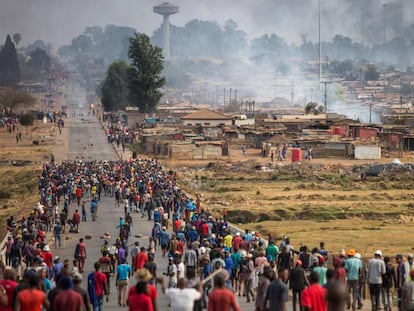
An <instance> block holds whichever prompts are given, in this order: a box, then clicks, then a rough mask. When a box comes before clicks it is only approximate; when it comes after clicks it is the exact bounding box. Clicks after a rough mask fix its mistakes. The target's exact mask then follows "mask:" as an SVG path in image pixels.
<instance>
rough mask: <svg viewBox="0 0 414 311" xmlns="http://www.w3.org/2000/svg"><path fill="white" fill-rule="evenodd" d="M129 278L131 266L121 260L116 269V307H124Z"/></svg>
mask: <svg viewBox="0 0 414 311" xmlns="http://www.w3.org/2000/svg"><path fill="white" fill-rule="evenodd" d="M130 276H131V266H130V265H128V264H127V263H126V260H125V259H123V260H122V261H121V264H120V265H118V267H117V268H116V287H117V289H118V305H119V306H121V307H126V305H127V298H128V286H129V278H130Z"/></svg>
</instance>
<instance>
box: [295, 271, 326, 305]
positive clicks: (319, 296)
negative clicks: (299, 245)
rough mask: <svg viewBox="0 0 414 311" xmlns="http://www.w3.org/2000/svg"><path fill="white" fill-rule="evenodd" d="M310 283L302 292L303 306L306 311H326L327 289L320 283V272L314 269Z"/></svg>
mask: <svg viewBox="0 0 414 311" xmlns="http://www.w3.org/2000/svg"><path fill="white" fill-rule="evenodd" d="M309 282H310V285H309V287H308V288H306V289H305V290H304V291H303V293H302V298H301V302H302V306H303V309H304V310H305V311H325V310H326V308H327V304H326V289H325V288H323V287H322V286H321V285H320V284H319V274H318V273H316V272H314V271H312V272H311V274H310V276H309Z"/></svg>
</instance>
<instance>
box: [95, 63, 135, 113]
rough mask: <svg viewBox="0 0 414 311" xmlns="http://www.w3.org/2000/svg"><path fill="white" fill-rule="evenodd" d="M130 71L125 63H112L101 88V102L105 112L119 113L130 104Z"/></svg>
mask: <svg viewBox="0 0 414 311" xmlns="http://www.w3.org/2000/svg"><path fill="white" fill-rule="evenodd" d="M128 69H129V65H128V64H127V63H125V62H124V61H118V62H114V63H112V64H111V65H110V66H109V68H108V70H107V72H106V78H105V80H104V81H103V83H102V86H101V101H102V105H103V106H104V110H105V111H118V110H120V109H122V108H125V107H126V106H127V103H128Z"/></svg>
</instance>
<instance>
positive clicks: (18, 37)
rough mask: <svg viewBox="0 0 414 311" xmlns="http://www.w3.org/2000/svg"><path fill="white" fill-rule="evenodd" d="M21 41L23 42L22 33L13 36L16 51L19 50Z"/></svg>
mask: <svg viewBox="0 0 414 311" xmlns="http://www.w3.org/2000/svg"><path fill="white" fill-rule="evenodd" d="M21 40H22V35H21V34H20V33H18V32H17V33H15V34H14V35H13V41H14V43H16V49H18V48H19V42H20V41H21Z"/></svg>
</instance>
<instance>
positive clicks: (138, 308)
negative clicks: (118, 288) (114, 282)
mask: <svg viewBox="0 0 414 311" xmlns="http://www.w3.org/2000/svg"><path fill="white" fill-rule="evenodd" d="M128 310H129V311H153V310H154V308H153V306H152V300H151V298H150V297H149V296H148V295H146V294H137V293H135V294H133V295H132V296H129V297H128Z"/></svg>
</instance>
